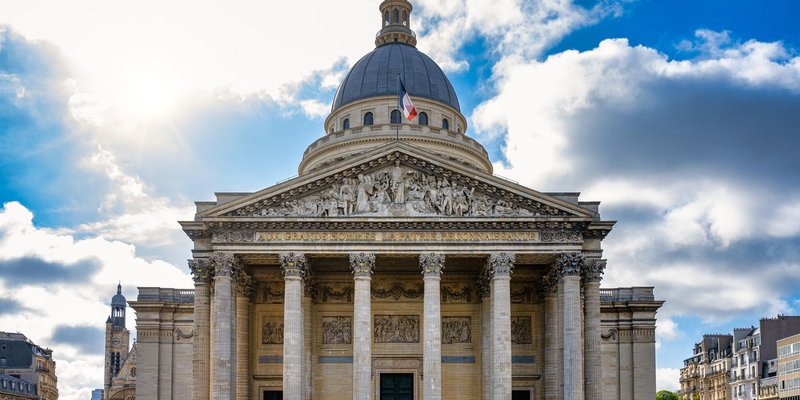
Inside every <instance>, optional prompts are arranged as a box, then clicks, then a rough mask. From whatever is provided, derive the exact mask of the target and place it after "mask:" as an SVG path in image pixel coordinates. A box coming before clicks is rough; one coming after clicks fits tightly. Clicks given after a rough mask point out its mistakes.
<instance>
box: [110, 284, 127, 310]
mask: <svg viewBox="0 0 800 400" xmlns="http://www.w3.org/2000/svg"><path fill="white" fill-rule="evenodd" d="M126 304H127V302H126V301H125V296H123V295H122V284H121V283H120V284H119V285H117V294H115V295H114V297H112V298H111V305H112V306H124V305H126Z"/></svg>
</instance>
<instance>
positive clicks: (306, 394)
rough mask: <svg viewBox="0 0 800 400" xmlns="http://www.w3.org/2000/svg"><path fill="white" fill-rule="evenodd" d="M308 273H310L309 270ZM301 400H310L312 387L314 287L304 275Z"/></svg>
mask: <svg viewBox="0 0 800 400" xmlns="http://www.w3.org/2000/svg"><path fill="white" fill-rule="evenodd" d="M308 272H311V271H310V270H309V271H308ZM303 291H304V293H305V295H304V296H303V338H304V341H303V400H308V399H311V398H312V397H313V396H312V387H313V386H312V385H311V381H312V378H311V367H312V365H313V362H312V358H311V349H312V347H311V346H312V341H311V338H312V336H313V328H314V327H313V324H312V322H311V303H312V300H313V298H314V291H315V285H314V283H313V277H312V276H310V275H306V279H305V282H304V285H303Z"/></svg>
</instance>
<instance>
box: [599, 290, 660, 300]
mask: <svg viewBox="0 0 800 400" xmlns="http://www.w3.org/2000/svg"><path fill="white" fill-rule="evenodd" d="M654 300H655V296H654V295H653V288H652V287H629V288H613V289H608V288H601V289H600V301H654Z"/></svg>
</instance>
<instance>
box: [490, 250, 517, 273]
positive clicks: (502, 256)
mask: <svg viewBox="0 0 800 400" xmlns="http://www.w3.org/2000/svg"><path fill="white" fill-rule="evenodd" d="M515 261H516V256H515V255H514V254H512V253H492V254H489V258H488V260H487V261H486V268H487V272H488V275H489V278H490V279H494V278H497V277H499V276H509V277H510V276H511V271H512V270H513V269H514V262H515Z"/></svg>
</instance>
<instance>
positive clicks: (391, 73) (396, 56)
mask: <svg viewBox="0 0 800 400" xmlns="http://www.w3.org/2000/svg"><path fill="white" fill-rule="evenodd" d="M398 75H400V78H402V79H403V84H404V85H405V87H406V90H408V93H409V94H410V95H411V96H412V98H414V97H421V98H426V99H430V100H435V101H439V102H442V103H444V104H446V105H448V106H450V107H452V108H454V109H455V110H456V111H458V112H461V108H460V107H459V104H458V97H457V96H456V91H455V90H454V89H453V85H451V84H450V80H448V79H447V76H445V74H444V72H442V69H441V68H439V66H438V65H436V63H435V62H434V61H433V60H432V59H431V58H430V57H428V56H426V55H425V54H423V53H422V52H421V51H419V50H417V49H416V48H415V47H414V46H411V45H409V44H406V43H402V42H392V43H387V44H384V45H382V46H379V47H377V48H376V49H375V50H373V51H372V52H371V53H369V54H367V55H365V56H364V57H362V58H361V60H359V61H358V62H357V63H356V64H355V65H354V66H353V69H351V70H350V72H349V73H348V74H347V76H346V77H345V78H344V81H343V82H342V84H341V85H340V86H339V89H338V90H337V91H336V97H335V98H334V100H333V107H332V108H331V112H334V111H336V109H338V108H340V107H342V106H344V105H345V104H349V103H352V102H354V101H357V100H361V99H366V98H369V97H376V96H397V95H398V94H399V84H398V80H397V76H398Z"/></svg>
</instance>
